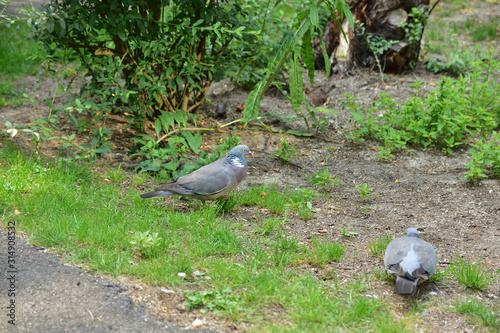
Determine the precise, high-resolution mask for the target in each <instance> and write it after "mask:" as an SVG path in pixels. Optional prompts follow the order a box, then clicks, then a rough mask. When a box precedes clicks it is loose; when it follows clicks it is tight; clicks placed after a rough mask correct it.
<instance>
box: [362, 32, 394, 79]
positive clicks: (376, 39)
mask: <svg viewBox="0 0 500 333" xmlns="http://www.w3.org/2000/svg"><path fill="white" fill-rule="evenodd" d="M357 28H358V29H359V35H362V36H365V39H366V45H367V47H368V51H370V52H371V53H373V55H374V56H375V61H376V62H377V67H378V69H379V71H380V78H381V80H383V79H384V74H383V68H382V64H381V63H380V57H381V56H383V55H384V54H385V52H387V51H388V50H389V49H390V48H391V46H392V45H393V44H396V43H397V42H398V41H397V40H387V39H386V38H385V37H382V36H377V35H374V34H372V33H370V32H368V33H367V32H366V30H365V26H364V24H363V23H359V24H358V25H357Z"/></svg>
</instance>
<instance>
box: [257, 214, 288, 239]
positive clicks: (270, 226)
mask: <svg viewBox="0 0 500 333" xmlns="http://www.w3.org/2000/svg"><path fill="white" fill-rule="evenodd" d="M286 221H287V219H286V217H285V218H284V219H282V218H278V217H270V218H267V219H266V220H265V221H262V219H261V218H260V214H259V221H258V223H257V224H256V225H255V230H256V231H257V232H258V233H259V234H261V235H270V234H272V233H274V232H275V231H276V230H277V229H279V228H281V227H282V226H284V225H285V224H286Z"/></svg>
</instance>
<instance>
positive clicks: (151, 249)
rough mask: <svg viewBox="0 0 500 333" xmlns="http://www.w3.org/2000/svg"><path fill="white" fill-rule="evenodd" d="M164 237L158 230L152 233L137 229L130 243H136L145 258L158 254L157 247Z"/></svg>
mask: <svg viewBox="0 0 500 333" xmlns="http://www.w3.org/2000/svg"><path fill="white" fill-rule="evenodd" d="M162 241H163V240H162V238H161V237H158V233H157V232H153V233H150V231H149V230H148V231H145V232H140V231H136V232H134V233H133V235H132V239H131V240H130V241H129V243H130V244H132V245H134V246H135V248H136V249H137V251H139V252H140V253H141V255H142V256H144V257H145V258H151V257H154V256H156V254H157V251H156V250H157V248H158V247H159V246H160V244H161V243H162Z"/></svg>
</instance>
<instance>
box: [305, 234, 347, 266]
mask: <svg viewBox="0 0 500 333" xmlns="http://www.w3.org/2000/svg"><path fill="white" fill-rule="evenodd" d="M311 246H312V252H311V257H310V260H311V264H312V265H318V266H320V267H323V266H324V265H325V264H328V263H330V262H338V261H339V260H340V257H342V254H343V253H344V250H345V249H346V248H347V246H344V245H342V244H339V243H336V242H330V241H319V240H318V239H317V238H316V237H314V238H313V240H312V244H311Z"/></svg>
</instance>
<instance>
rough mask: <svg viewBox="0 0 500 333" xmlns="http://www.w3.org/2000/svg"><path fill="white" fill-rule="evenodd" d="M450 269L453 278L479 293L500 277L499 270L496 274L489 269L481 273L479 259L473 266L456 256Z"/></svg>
mask: <svg viewBox="0 0 500 333" xmlns="http://www.w3.org/2000/svg"><path fill="white" fill-rule="evenodd" d="M450 269H451V273H452V274H453V276H455V278H456V279H457V280H458V281H459V282H460V283H462V284H463V285H464V286H466V287H467V288H471V289H477V290H481V291H485V288H486V287H487V286H488V285H490V284H491V283H493V282H495V280H496V278H497V277H498V276H499V275H500V269H499V270H497V271H496V272H493V271H492V270H491V269H490V270H487V271H484V272H483V270H482V269H481V259H479V260H478V261H477V262H476V263H475V264H471V263H470V262H469V261H468V260H467V261H464V259H462V257H460V256H459V255H458V254H457V260H455V261H454V262H453V263H452V264H451V266H450Z"/></svg>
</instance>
